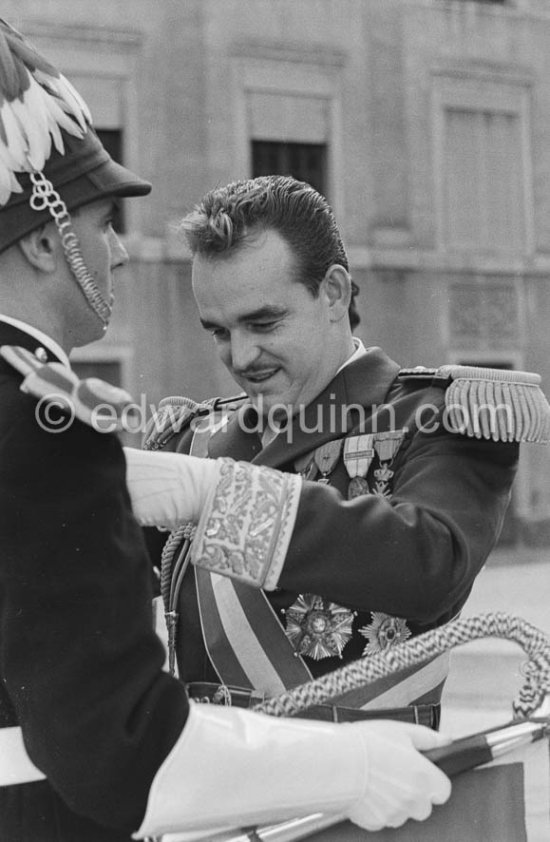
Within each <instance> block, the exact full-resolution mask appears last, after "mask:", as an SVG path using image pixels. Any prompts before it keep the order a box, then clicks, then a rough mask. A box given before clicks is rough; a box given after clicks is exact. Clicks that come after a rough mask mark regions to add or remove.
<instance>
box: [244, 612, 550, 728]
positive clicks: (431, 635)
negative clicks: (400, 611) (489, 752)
mask: <svg viewBox="0 0 550 842" xmlns="http://www.w3.org/2000/svg"><path fill="white" fill-rule="evenodd" d="M483 637H497V638H505V639H506V640H510V641H513V642H515V643H517V644H519V645H520V646H521V647H522V648H523V650H524V651H525V652H526V653H527V655H528V656H529V661H528V662H527V664H526V665H525V668H524V670H523V671H524V675H525V681H524V684H523V686H522V688H521V689H520V691H519V694H518V696H517V698H516V699H515V701H514V703H513V710H514V713H515V714H516V715H517V716H519V717H527V716H530V715H531V714H532V713H533V712H534V711H535V710H536V708H537V707H538V706H539V705H540V704H541V702H542V700H543V698H544V696H545V694H547V693H550V637H548V635H546V634H545V633H544V632H542V631H541V630H540V629H538V628H536V626H533V625H531V624H530V623H528V622H527V621H526V620H522V619H521V618H519V617H515V616H513V615H510V614H504V613H501V612H497V613H488V614H480V615H477V616H474V617H466V618H460V619H458V620H453V621H452V622H450V623H447V624H446V625H445V626H441V628H438V629H432V630H431V631H428V632H425V633H424V634H421V635H418V636H417V637H414V638H413V639H412V640H408V641H406V642H405V643H400V644H397V645H396V646H394V647H392V648H391V649H388V650H387V651H386V652H381V653H378V654H376V655H373V656H371V657H369V658H365V659H361V660H357V661H354V662H353V663H351V664H347V665H346V666H344V667H341V669H338V670H335V671H334V672H331V673H328V674H327V675H324V676H322V677H321V678H317V679H315V680H314V681H310V682H308V683H307V684H302V685H300V686H299V687H295V688H294V689H293V690H288V691H286V692H285V693H281V695H279V696H274V697H273V698H271V699H268V700H267V701H265V702H262V703H261V704H259V705H256V706H255V707H254V710H255V711H258V712H261V713H267V714H270V715H271V716H293V715H294V714H296V713H298V712H299V711H302V710H304V709H306V708H308V707H311V706H312V705H320V704H324V703H325V702H327V701H328V700H330V699H332V698H334V697H336V696H340V695H341V694H343V693H346V692H348V691H350V690H355V689H357V688H359V687H362V686H364V685H366V684H372V683H373V682H374V681H376V680H377V679H379V678H383V677H384V676H387V675H392V674H394V673H397V672H400V671H401V670H403V669H405V668H407V667H411V666H414V665H417V664H422V663H424V662H425V661H428V660H430V659H431V658H434V657H435V656H436V655H440V654H442V653H443V652H446V651H448V650H449V649H453V648H454V647H455V646H460V645H462V644H464V643H469V642H471V641H473V640H478V639H479V638H483Z"/></svg>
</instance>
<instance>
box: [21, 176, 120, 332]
mask: <svg viewBox="0 0 550 842" xmlns="http://www.w3.org/2000/svg"><path fill="white" fill-rule="evenodd" d="M31 181H32V184H33V188H32V194H31V197H30V200H29V203H30V206H31V208H32V209H33V210H35V211H38V212H40V211H44V210H48V211H49V213H50V214H51V216H52V217H53V220H54V222H55V225H56V228H57V230H58V232H59V236H60V238H61V245H62V246H63V251H64V253H65V258H66V260H67V263H68V264H69V267H70V269H71V272H72V273H73V275H74V276H75V278H76V280H77V283H78V285H79V287H80V289H81V290H82V292H83V293H84V295H85V296H86V300H87V302H88V304H89V305H90V307H91V308H92V310H93V311H94V313H95V314H96V316H97V317H98V318H99V319H100V321H101V322H102V323H103V329H104V330H106V329H107V325H108V324H109V320H110V318H111V312H112V310H111V307H110V305H109V303H108V302H107V301H106V300H105V299H104V297H103V295H102V294H101V292H100V291H99V288H98V286H97V284H96V282H95V281H94V279H93V278H92V276H91V275H90V273H89V271H88V269H87V268H86V264H85V263H84V258H83V257H82V253H81V251H80V245H79V242H78V237H77V236H76V234H75V232H74V230H73V227H72V222H71V217H70V215H69V212H68V210H67V206H66V204H65V202H64V201H63V199H62V198H61V197H60V195H59V193H57V191H56V190H54V188H53V184H52V183H51V181H48V179H47V178H45V176H44V175H43V173H41V172H34V173H31Z"/></svg>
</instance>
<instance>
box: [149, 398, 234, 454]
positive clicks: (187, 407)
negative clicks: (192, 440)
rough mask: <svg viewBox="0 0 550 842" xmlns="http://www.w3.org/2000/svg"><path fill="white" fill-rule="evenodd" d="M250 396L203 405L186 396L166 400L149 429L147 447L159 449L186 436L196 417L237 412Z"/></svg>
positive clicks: (212, 401)
mask: <svg viewBox="0 0 550 842" xmlns="http://www.w3.org/2000/svg"><path fill="white" fill-rule="evenodd" d="M246 398H247V396H246V395H238V396H236V397H232V398H209V399H208V400H205V401H201V402H200V403H199V402H197V401H194V400H192V398H187V397H184V396H182V395H169V396H168V397H166V398H163V399H162V400H161V401H160V402H159V405H158V407H157V409H156V410H155V411H154V412H153V414H152V416H151V418H150V419H149V421H148V423H147V426H146V428H145V434H144V437H143V447H144V448H145V449H146V450H159V449H160V448H162V447H164V445H165V444H166V443H167V441H168V440H169V439H170V438H171V437H172V436H173V435H176V434H177V433H182V432H184V430H186V429H187V427H189V426H190V424H191V422H192V421H193V420H194V419H195V418H199V417H205V416H209V415H211V414H212V413H213V412H216V411H217V410H222V411H223V412H233V411H235V410H237V409H238V408H239V406H241V405H242V403H243V401H244V400H246Z"/></svg>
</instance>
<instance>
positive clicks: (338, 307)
mask: <svg viewBox="0 0 550 842" xmlns="http://www.w3.org/2000/svg"><path fill="white" fill-rule="evenodd" d="M321 291H322V292H323V293H324V295H325V296H326V298H327V301H328V303H329V307H330V310H331V321H334V322H338V321H340V319H342V318H343V317H344V316H346V317H347V315H348V310H349V305H350V301H351V277H350V274H349V272H348V271H347V270H346V269H344V267H343V266H340V264H339V263H334V264H333V265H332V266H330V267H329V268H328V269H327V271H326V273H325V277H324V278H323V280H322V282H321Z"/></svg>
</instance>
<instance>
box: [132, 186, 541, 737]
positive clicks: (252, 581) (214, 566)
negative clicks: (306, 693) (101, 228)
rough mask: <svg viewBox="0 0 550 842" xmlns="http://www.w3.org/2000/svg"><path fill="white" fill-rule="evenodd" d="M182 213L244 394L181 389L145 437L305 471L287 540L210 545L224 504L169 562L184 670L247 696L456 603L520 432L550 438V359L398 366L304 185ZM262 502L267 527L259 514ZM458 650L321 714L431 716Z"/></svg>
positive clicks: (175, 635) (426, 625) (488, 546)
mask: <svg viewBox="0 0 550 842" xmlns="http://www.w3.org/2000/svg"><path fill="white" fill-rule="evenodd" d="M182 229H183V232H184V234H185V236H186V238H187V242H188V245H189V246H190V249H191V252H192V255H193V266H192V279H193V290H194V295H195V298H196V301H197V304H198V309H199V314H200V319H201V322H202V324H203V326H204V328H205V329H206V330H207V331H209V332H210V333H211V334H212V336H213V341H214V343H215V345H216V348H217V350H218V353H219V356H220V358H221V359H222V361H223V362H224V364H225V365H226V366H227V368H228V370H229V371H230V372H231V374H232V376H233V377H234V379H235V381H236V382H237V383H238V385H239V386H240V387H241V388H242V389H243V390H244V395H240V396H238V397H237V398H235V399H229V400H219V399H218V400H215V401H209V402H207V404H204V405H196V406H194V407H193V406H192V404H191V403H190V402H189V401H188V400H186V399H182V400H181V402H180V407H179V408H178V405H177V403H178V402H177V400H174V399H170V400H169V401H167V402H166V403H163V404H162V405H161V406H160V408H159V412H158V415H157V417H156V418H154V419H153V422H152V424H151V428H150V431H149V434H148V436H147V438H146V447H147V448H148V449H156V450H159V449H163V450H165V451H167V450H170V451H177V452H180V453H188V452H191V453H194V454H196V455H199V456H209V457H220V456H230V457H233V458H235V459H240V460H246V461H249V462H251V463H252V464H255V465H265V466H270V467H272V468H276V469H279V470H281V471H283V472H286V473H288V474H290V475H299V476H301V478H302V483H301V487H300V497H299V502H298V510H297V516H296V522H295V526H294V529H293V532H292V535H291V537H290V540H289V543H288V549H287V551H286V553H285V554H284V555H283V554H281V555H279V556H278V557H276V558H272V559H270V560H269V561H266V562H263V561H261V560H259V554H258V552H256V551H254V548H253V547H252V544H250V552H249V553H248V555H247V556H246V555H245V557H243V555H242V554H241V553H238V552H235V553H232V552H231V548H230V545H229V544H228V543H227V541H226V545H225V547H223V546H221V542H220V546H219V547H218V548H217V549H216V551H213V550H212V547H210V548H207V547H206V545H205V536H210V537H212V536H213V535H214V534H215V533H216V532H219V534H220V535H223V536H224V540H225V539H226V538H227V534H228V533H229V532H230V531H231V530H230V529H229V528H225V529H224V528H223V517H222V509H221V508H220V512H219V516H218V517H216V516H213V517H212V518H211V520H210V521H209V522H206V523H205V524H204V527H203V528H202V530H201V529H199V532H198V533H197V534H196V535H195V537H194V539H193V541H192V542H191V553H190V557H191V560H192V561H193V562H195V564H196V569H195V570H193V569H192V568H191V569H189V570H188V571H187V573H186V574H184V566H185V562H184V560H183V555H184V554H185V553H183V555H182V552H180V550H179V549H177V543H178V542H177V537H178V536H177V535H175V536H173V540H172V541H171V542H169V543H168V544H167V545H166V547H165V550H164V555H163V559H162V561H161V566H162V567H163V581H164V583H165V585H166V587H165V597H166V603H167V611H168V613H167V616H168V622H169V624H170V626H171V629H170V643H171V645H172V650H173V652H172V658H173V660H175V658H174V655H177V656H178V660H179V669H180V674H181V675H182V677H183V678H184V679H185V680H186V682H190V683H191V692H194V687H195V683H196V688H197V689H196V692H197V693H199V694H204V693H205V692H212V693H214V694H215V693H216V692H218V690H217V687H218V686H219V685H220V683H221V684H222V685H227V686H230V687H234V688H235V689H234V690H233V691H232V695H233V699H234V703H242V704H247V702H246V699H247V698H252V700H256V699H257V698H258V696H261V695H262V694H267V695H269V694H273V693H276V692H281V690H283V689H285V688H290V687H293V686H295V685H296V684H299V683H302V682H304V681H307V680H308V679H309V678H310V677H311V676H318V675H321V674H324V673H327V672H330V671H332V670H334V669H335V668H337V667H338V666H340V665H341V664H342V663H346V662H349V661H351V660H353V659H356V658H361V657H369V656H370V655H371V654H373V653H376V652H380V651H387V650H388V648H390V647H391V646H393V645H395V644H396V643H399V642H402V641H405V640H406V639H407V638H409V637H412V636H415V635H418V634H419V633H420V632H423V631H426V630H429V629H433V628H434V627H438V626H440V625H442V624H444V623H446V622H447V621H449V620H451V619H452V618H453V617H456V615H457V614H458V613H459V612H460V610H461V608H462V606H463V605H464V603H465V601H466V598H467V597H468V594H469V593H470V589H471V587H472V583H473V581H474V579H475V577H476V575H477V574H478V572H479V571H480V569H481V568H482V566H483V564H484V563H485V561H486V560H487V557H488V555H489V553H490V552H491V550H492V548H493V547H494V545H495V542H496V540H497V538H498V535H499V532H500V529H501V526H502V521H503V517H504V514H505V511H506V507H507V505H508V501H509V498H510V490H511V486H512V482H513V479H514V475H515V471H516V465H517V459H518V447H519V445H518V442H519V441H527V440H547V439H548V414H547V413H548V407H547V404H546V401H545V399H544V396H543V395H542V393H541V391H540V389H539V386H538V381H539V378H538V376H537V375H532V374H527V373H522V372H497V371H490V370H484V369H477V368H465V367H460V366H444V367H442V368H441V369H437V370H436V369H434V370H427V369H412V370H402V369H401V368H400V366H399V365H398V364H397V363H395V362H393V361H392V360H391V359H390V358H389V357H388V356H387V355H386V354H385V353H384V352H383V351H382V350H381V349H380V348H368V349H366V348H365V347H363V345H362V343H361V342H360V341H358V340H357V339H356V338H354V336H353V333H352V327H353V325H355V324H356V323H357V321H358V319H357V312H356V309H355V306H354V296H355V292H356V288H355V286H354V284H353V282H352V281H351V277H350V273H349V266H348V259H347V256H346V252H345V249H344V245H343V243H342V240H341V237H340V234H339V231H338V228H337V225H336V222H335V219H334V217H333V214H332V212H331V209H330V207H329V206H328V205H327V203H326V201H325V199H324V198H323V197H322V196H321V195H320V194H319V193H317V192H316V191H315V190H313V189H312V188H311V187H310V186H308V185H306V184H304V183H301V182H298V181H296V180H294V179H293V178H290V177H282V176H266V177H260V178H256V179H252V180H248V181H242V182H236V183H233V184H230V185H229V186H227V187H225V188H221V189H216V190H213V191H211V192H210V193H208V194H207V195H206V196H205V197H204V199H203V200H202V201H201V202H200V203H199V205H198V206H197V207H196V208H195V210H194V211H193V212H192V213H191V214H189V215H188V216H187V217H186V218H185V219H184V220H183V223H182ZM250 517H251V518H252V520H253V528H252V529H251V534H255V535H257V536H258V537H261V536H262V535H264V534H265V531H266V530H264V531H262V529H263V527H262V520H265V519H266V518H265V515H264V514H263V513H262V512H261V511H258V512H256V513H254V512H251V513H250ZM267 532H269V530H267ZM149 537H150V538H151V545H152V544H153V541H154V536H149ZM164 537H165V536H164ZM181 537H182V538H183V537H185V541H184V544H185V545H186V546H187V547H188V546H189V545H190V541H189V538H190V535H189V532H186V533H185V536H184V535H183V533H182V536H181ZM153 552H154V551H153ZM218 574H222V576H223V577H228V578H226V579H223V578H221V577H220V576H219V575H218ZM447 668H448V665H447V659H446V658H445V657H443V656H442V657H439V658H436V659H434V660H432V661H431V662H429V663H427V664H425V665H423V666H422V667H421V668H417V669H415V670H411V671H409V672H408V673H401V674H400V675H399V676H396V677H395V678H394V679H393V680H391V681H390V680H386V679H384V680H383V681H380V682H377V683H376V684H375V685H373V686H371V687H366V688H364V689H363V690H361V691H357V692H354V693H353V694H347V696H346V697H345V699H342V700H341V701H342V705H341V706H339V710H338V711H337V712H336V713H335V712H334V711H331V710H326V711H319V715H321V716H325V715H326V716H327V717H330V716H334V715H336V716H339V717H340V718H346V717H352V716H353V717H357V715H358V714H357V710H358V709H363V710H365V711H370V710H373V709H380V708H382V709H387V710H389V709H391V715H392V716H396V717H400V718H404V719H410V720H411V721H421V722H425V723H426V724H429V725H431V726H436V725H437V722H438V717H439V702H440V698H441V691H442V687H443V683H444V681H445V677H446V674H447ZM209 686H210V688H211V689H210V691H209V690H208V687H209ZM337 707H338V706H337ZM350 709H352V710H351V711H350Z"/></svg>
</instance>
